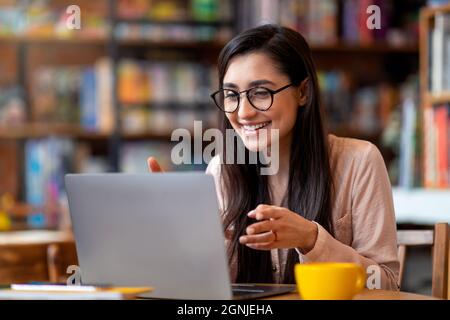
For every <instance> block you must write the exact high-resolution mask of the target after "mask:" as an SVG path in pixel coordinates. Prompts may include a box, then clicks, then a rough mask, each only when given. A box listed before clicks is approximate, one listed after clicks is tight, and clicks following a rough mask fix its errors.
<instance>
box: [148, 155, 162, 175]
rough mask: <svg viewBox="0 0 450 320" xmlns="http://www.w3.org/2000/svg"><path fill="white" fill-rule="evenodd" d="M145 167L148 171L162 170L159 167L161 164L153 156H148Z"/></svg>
mask: <svg viewBox="0 0 450 320" xmlns="http://www.w3.org/2000/svg"><path fill="white" fill-rule="evenodd" d="M147 167H148V171H149V172H164V170H163V169H161V166H160V165H159V163H158V161H156V159H155V158H154V157H149V158H148V159H147Z"/></svg>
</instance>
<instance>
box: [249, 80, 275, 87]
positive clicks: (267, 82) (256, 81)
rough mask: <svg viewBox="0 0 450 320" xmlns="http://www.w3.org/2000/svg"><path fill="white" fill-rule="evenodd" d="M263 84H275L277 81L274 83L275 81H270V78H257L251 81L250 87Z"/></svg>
mask: <svg viewBox="0 0 450 320" xmlns="http://www.w3.org/2000/svg"><path fill="white" fill-rule="evenodd" d="M263 84H271V85H275V83H273V82H272V81H270V80H265V79H262V80H255V81H252V82H250V83H249V86H250V87H256V86H260V85H263Z"/></svg>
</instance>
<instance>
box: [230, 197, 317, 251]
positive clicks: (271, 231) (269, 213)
mask: <svg viewBox="0 0 450 320" xmlns="http://www.w3.org/2000/svg"><path fill="white" fill-rule="evenodd" d="M248 216H249V217H250V218H253V219H256V220H257V221H259V222H256V223H254V224H252V225H250V226H248V227H247V230H246V232H247V235H245V236H241V237H240V238H239V242H240V243H241V244H245V245H246V246H248V247H249V248H252V249H258V250H271V249H279V248H283V249H291V248H297V249H299V250H300V251H301V252H302V253H303V254H306V253H308V252H309V251H311V250H312V248H314V245H315V243H316V239H317V232H318V229H317V225H316V224H315V223H314V222H311V221H309V220H306V219H305V218H303V217H301V216H300V215H298V214H296V213H294V212H292V211H290V210H289V209H286V208H281V207H276V206H268V205H259V206H258V207H257V208H256V209H255V210H252V211H250V212H249V213H248Z"/></svg>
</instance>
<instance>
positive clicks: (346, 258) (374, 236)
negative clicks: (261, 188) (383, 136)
mask: <svg viewBox="0 0 450 320" xmlns="http://www.w3.org/2000/svg"><path fill="white" fill-rule="evenodd" d="M329 144H330V161H331V172H332V175H333V179H334V184H335V199H334V204H333V210H332V221H333V226H334V232H335V237H332V236H331V235H330V234H329V233H328V232H327V231H326V230H325V229H324V228H323V227H321V226H320V225H319V228H318V231H319V232H318V237H317V241H316V244H315V246H314V248H313V249H312V250H311V251H310V252H308V253H307V254H306V255H302V254H300V252H299V259H300V262H305V261H308V262H321V261H334V262H355V263H358V264H360V265H362V266H363V267H364V268H365V269H366V270H371V269H368V268H369V267H370V266H379V267H380V268H378V270H380V271H381V272H380V274H381V288H382V289H390V290H398V270H399V262H398V257H397V237H396V231H397V230H396V221H395V214H394V206H393V200H392V190H391V185H390V182H389V178H388V175H387V171H386V167H385V164H384V161H383V158H382V156H381V154H380V152H379V151H378V149H377V148H376V147H375V146H374V145H373V144H371V143H369V142H366V141H361V140H356V139H348V138H338V137H336V136H333V135H329ZM206 173H209V174H212V175H213V176H214V180H215V183H216V190H217V194H218V201H219V205H220V207H221V208H223V203H224V200H223V197H222V188H221V183H220V158H219V157H218V156H216V157H215V158H213V159H212V161H211V162H210V164H209V165H208V168H207V169H206ZM222 212H223V211H222ZM228 245H229V240H228V239H227V240H226V246H228ZM271 253H272V263H273V271H274V279H275V281H276V282H281V279H282V278H283V270H284V266H285V263H286V256H287V255H286V253H287V250H285V249H279V250H272V252H271ZM230 273H231V279H232V280H234V279H235V277H236V261H231V262H230ZM371 274H372V272H371V273H368V275H369V276H370V275H371Z"/></svg>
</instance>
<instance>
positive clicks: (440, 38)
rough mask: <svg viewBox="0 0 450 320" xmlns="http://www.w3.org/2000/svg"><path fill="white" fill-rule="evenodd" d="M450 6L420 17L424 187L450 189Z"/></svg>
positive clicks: (434, 8) (426, 11)
mask: <svg viewBox="0 0 450 320" xmlns="http://www.w3.org/2000/svg"><path fill="white" fill-rule="evenodd" d="M449 34H450V5H440V6H435V7H431V8H424V9H422V10H421V14H420V92H421V121H422V123H421V124H422V131H423V141H422V150H423V152H422V163H423V172H424V174H423V186H424V187H425V188H431V189H446V190H447V191H448V190H449V188H450V167H449V163H450V162H449V160H450V159H449V157H450V139H449V134H450V117H449V104H450V80H448V75H447V74H448V70H449V69H448V68H449V63H450V62H449V58H450V51H449V47H448V45H449V44H450V42H449V39H448V35H449Z"/></svg>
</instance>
